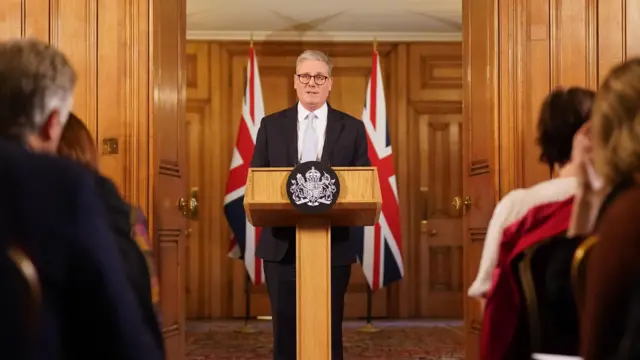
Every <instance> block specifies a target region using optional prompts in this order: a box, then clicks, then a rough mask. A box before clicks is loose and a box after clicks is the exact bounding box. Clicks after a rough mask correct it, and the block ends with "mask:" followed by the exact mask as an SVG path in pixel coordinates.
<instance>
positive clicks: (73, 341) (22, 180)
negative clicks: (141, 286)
mask: <svg viewBox="0 0 640 360" xmlns="http://www.w3.org/2000/svg"><path fill="white" fill-rule="evenodd" d="M0 169H1V175H0V192H1V193H0V198H2V201H0V219H2V220H1V223H2V228H3V232H4V234H6V236H3V237H0V241H2V243H0V250H4V249H6V247H7V242H13V243H17V244H18V245H19V246H20V247H22V248H23V250H24V251H25V252H26V253H27V255H28V256H29V257H30V258H31V259H32V261H33V263H34V264H35V266H36V269H37V271H38V274H39V276H40V281H41V283H42V295H43V303H42V309H41V312H40V314H39V317H38V320H39V329H38V331H39V333H38V336H37V338H35V339H34V340H33V344H32V346H31V347H30V348H31V349H32V350H33V353H32V354H30V355H31V356H29V357H28V359H43V360H44V359H46V360H57V359H65V360H69V359H82V360H84V359H87V358H90V359H104V360H116V359H117V360H125V359H131V360H139V359H145V360H156V359H162V358H163V356H162V352H161V350H160V349H159V348H158V346H157V344H156V343H155V342H154V340H153V336H152V335H151V334H150V332H149V330H148V329H147V328H146V327H145V325H144V321H143V316H142V314H141V310H140V308H139V306H138V304H137V302H136V300H135V297H134V294H133V291H132V288H131V286H130V285H129V283H128V282H127V279H126V277H125V271H124V266H123V264H122V259H121V256H120V254H119V253H118V249H117V247H116V244H115V242H114V240H113V235H112V233H111V231H110V229H109V223H108V221H107V216H106V214H105V210H104V209H105V208H104V205H103V202H102V200H101V199H100V196H99V194H98V192H97V190H96V181H95V175H94V174H93V173H91V172H90V171H89V170H87V169H85V168H84V167H83V166H81V165H79V164H76V163H73V162H71V161H68V160H66V159H59V158H54V157H49V156H46V155H37V154H33V153H30V152H29V151H27V150H26V149H25V148H24V147H22V146H20V145H19V144H16V143H9V142H6V141H4V140H0ZM3 295H5V294H0V296H3ZM0 311H2V312H10V311H11V309H5V308H3V309H0ZM5 315H6V316H7V317H10V315H7V314H6V313H5V314H4V315H2V316H5ZM7 331H11V329H8V328H6V327H4V326H0V349H5V345H6V346H8V345H10V344H7V343H6V341H11V340H10V338H9V337H8V336H6V332H7ZM4 355H5V353H4V352H3V356H4ZM9 358H11V357H9ZM22 358H23V359H27V357H22Z"/></svg>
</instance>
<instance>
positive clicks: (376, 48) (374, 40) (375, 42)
mask: <svg viewBox="0 0 640 360" xmlns="http://www.w3.org/2000/svg"><path fill="white" fill-rule="evenodd" d="M373 51H378V39H377V38H373Z"/></svg>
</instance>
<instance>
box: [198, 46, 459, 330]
mask: <svg viewBox="0 0 640 360" xmlns="http://www.w3.org/2000/svg"><path fill="white" fill-rule="evenodd" d="M248 45H249V44H248V43H237V42H190V43H189V44H188V48H187V61H188V66H187V69H188V71H187V73H188V80H187V84H188V89H187V97H188V110H187V111H188V118H189V119H190V120H189V121H190V123H191V124H192V125H191V126H193V128H194V129H196V128H197V129H202V130H201V131H200V132H199V134H198V132H197V131H193V132H190V133H191V134H193V136H194V140H193V141H195V142H196V143H197V144H201V145H193V146H190V149H192V150H191V152H192V153H191V154H189V158H190V159H191V161H192V165H191V166H190V167H191V169H193V170H192V171H191V174H192V175H193V177H192V179H191V180H190V183H191V186H192V187H198V188H199V191H200V194H201V199H200V200H201V201H200V205H201V208H200V217H199V219H198V220H196V221H192V222H191V237H190V239H189V245H188V246H189V250H188V254H189V255H188V256H189V261H188V263H189V270H188V284H187V299H188V300H187V301H188V308H187V313H188V317H190V318H226V317H241V316H243V315H244V308H245V304H244V290H245V271H244V268H243V266H242V263H241V262H240V261H237V260H232V259H229V258H228V257H227V251H228V242H229V237H230V235H231V234H230V233H229V229H228V227H227V224H226V221H225V218H224V213H223V200H224V191H225V186H226V179H227V174H228V168H229V163H230V159H231V151H232V149H233V146H234V142H235V138H236V135H237V131H238V122H239V121H240V110H241V101H242V96H243V91H244V90H243V89H244V76H245V75H244V70H245V66H246V62H247V53H248ZM255 46H256V52H257V56H258V64H259V66H260V76H261V82H262V88H263V98H264V102H265V109H266V113H267V114H268V113H272V112H275V111H278V110H281V109H283V108H286V107H289V106H291V105H293V104H294V103H295V101H296V98H295V91H294V89H293V84H292V81H293V76H292V74H293V73H294V66H295V59H296V57H297V56H298V55H299V54H300V53H301V52H302V51H303V50H305V49H307V48H317V49H319V50H323V51H326V52H327V53H328V54H329V55H330V56H332V58H333V60H334V63H335V71H334V86H333V91H332V93H331V96H330V99H329V102H330V103H331V104H332V106H334V107H336V108H338V109H340V110H342V111H345V112H347V113H350V114H351V115H353V116H356V117H358V118H360V116H361V114H362V107H363V106H364V95H365V89H366V84H367V81H368V77H369V73H370V68H371V50H372V47H371V46H372V45H371V44H366V43H365V44H339V43H314V44H299V43H257V44H255ZM378 49H379V52H380V56H381V66H382V71H383V81H384V85H385V95H386V99H387V118H388V121H389V130H390V133H391V139H392V145H393V151H394V154H395V156H394V162H395V166H396V175H397V181H398V192H399V198H400V203H401V222H402V231H403V236H402V242H403V251H402V252H403V256H404V258H405V280H403V281H401V282H399V283H396V284H392V285H391V286H390V287H389V288H388V289H384V290H382V291H379V292H377V293H376V294H375V295H374V302H373V314H374V316H388V317H425V316H440V317H447V316H448V317H456V316H457V317H461V316H462V288H461V281H462V280H461V279H462V275H461V274H462V261H461V238H460V236H457V237H456V236H452V237H450V236H448V234H447V232H448V231H449V232H450V231H453V234H455V233H456V232H460V230H461V225H460V224H456V223H455V222H456V221H458V220H456V218H457V217H458V216H459V214H457V213H455V212H454V211H453V210H452V208H451V207H450V203H451V199H449V197H452V196H451V194H454V193H455V194H458V195H459V193H460V192H461V189H457V188H455V187H456V186H458V187H460V186H461V184H460V182H459V180H460V176H461V175H460V160H457V162H456V160H455V159H456V157H457V156H459V154H460V151H461V150H460V149H459V148H460V147H461V139H460V138H459V137H457V135H456V134H460V125H461V114H462V106H461V104H462V64H461V57H462V54H461V47H460V43H426V44H379V46H378ZM214 103H215V104H216V105H214ZM443 121H444V122H445V123H447V124H449V125H447V126H450V130H447V132H442V131H440V130H438V129H439V128H438V126H441V125H438V124H441V123H442V124H444V123H443ZM201 122H204V123H201ZM196 123H197V124H196ZM420 124H422V125H420ZM421 126H422V128H421ZM425 126H426V127H425ZM420 129H423V130H424V131H422V132H420ZM434 131H435V132H434ZM436 133H437V134H436ZM445 133H446V135H445ZM424 136H426V137H427V138H433V139H434V140H433V141H432V146H431V147H428V146H427V147H425V146H424V144H422V145H421V139H422V138H423V137H424ZM190 141H192V140H190ZM443 146H444V148H443ZM198 149H199V150H198ZM444 149H446V152H447V153H444V154H442V155H443V158H442V159H446V161H445V162H446V164H444V163H442V162H441V163H440V165H439V166H446V167H447V168H444V167H443V168H442V169H440V168H438V169H437V171H434V172H431V174H432V176H431V177H429V176H427V175H425V176H421V175H420V174H421V173H420V172H419V171H416V169H417V168H416V165H417V164H418V163H419V162H420V160H419V159H420V158H421V157H422V158H424V159H428V160H426V161H427V162H428V161H431V163H432V164H431V165H430V164H424V165H422V167H420V168H422V169H423V172H422V173H423V174H429V172H428V171H427V169H428V168H429V167H435V166H436V162H437V161H436V160H440V159H439V158H438V156H439V155H440V151H441V150H444ZM456 154H457V155H456ZM411 155H413V156H411ZM434 159H435V160H434ZM449 159H452V161H449ZM198 164H203V165H201V166H203V168H202V169H201V170H195V169H194V166H198ZM441 170H443V175H442V176H443V177H437V176H436V175H435V174H439V173H440V171H441ZM434 176H436V177H434ZM450 177H452V178H451V181H449V178H450ZM430 179H431V180H430ZM429 181H431V184H430V186H432V187H433V189H432V192H431V194H432V195H428V196H431V197H433V200H431V198H429V199H428V200H427V201H432V204H433V205H432V206H437V207H434V208H433V209H434V211H433V214H432V215H433V217H437V216H436V215H438V214H437V211H436V210H438V209H444V211H445V212H446V213H447V214H453V216H452V217H451V219H452V221H453V223H452V224H453V225H447V224H446V223H441V224H440V225H438V223H437V221H440V220H437V221H436V222H435V223H432V224H433V226H434V227H435V228H434V229H429V231H427V230H426V228H425V227H424V224H423V223H421V221H422V220H424V218H423V215H424V212H423V211H422V207H421V206H422V205H423V202H422V200H421V199H422V198H421V197H420V196H421V194H422V193H421V191H420V187H421V186H422V187H425V186H428V185H429ZM451 184H453V185H454V186H453V187H451V186H450V185H451ZM455 184H458V185H455ZM445 186H447V188H446V189H444V187H445ZM440 187H442V188H443V189H444V190H445V191H440V190H442V189H440ZM454 188H455V189H454ZM456 189H457V190H456ZM437 194H440V195H437ZM444 194H446V196H445V195H444ZM436 204H437V205H436ZM438 207H439V208H438ZM444 220H445V221H449V220H446V219H444ZM443 224H444V225H443ZM421 226H422V227H421ZM423 228H424V229H423ZM196 229H197V230H196ZM440 229H442V230H440ZM449 229H451V230H449ZM431 230H436V232H439V231H442V234H443V238H447V239H449V238H450V239H452V240H451V241H453V243H449V242H445V243H443V244H439V243H438V236H436V237H433V236H429V235H428V234H430V233H431ZM456 241H457V243H456ZM427 258H429V259H433V260H432V261H431V262H429V261H426V260H424V259H427ZM365 284H366V283H365V282H364V276H363V275H362V271H361V269H360V267H359V265H356V268H354V273H353V276H352V282H351V285H350V287H349V293H348V295H347V305H346V313H347V317H351V318H353V317H362V316H364V315H365V304H366V303H365V299H366V296H365V291H366V285H365ZM429 284H431V285H429ZM445 288H447V289H448V288H453V289H455V291H454V292H452V293H451V294H449V295H442V294H444V293H445V292H446V290H444V289H445ZM429 289H431V290H429ZM439 289H443V290H439ZM447 296H449V298H447ZM429 299H431V301H429ZM449 299H453V301H446V300H449ZM251 313H252V315H253V316H255V315H268V313H269V308H268V298H267V294H266V289H264V288H263V287H252V290H251Z"/></svg>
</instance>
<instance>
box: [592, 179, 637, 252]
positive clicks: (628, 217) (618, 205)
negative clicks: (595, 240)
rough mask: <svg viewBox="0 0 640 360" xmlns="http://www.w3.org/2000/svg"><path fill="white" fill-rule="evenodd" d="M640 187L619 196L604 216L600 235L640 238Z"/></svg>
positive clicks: (631, 238) (600, 226)
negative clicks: (638, 219) (639, 216)
mask: <svg viewBox="0 0 640 360" xmlns="http://www.w3.org/2000/svg"><path fill="white" fill-rule="evenodd" d="M639 212H640V186H638V185H636V186H634V187H632V188H630V189H629V190H627V191H624V192H622V193H621V194H620V195H618V196H617V197H616V198H615V200H613V201H612V202H611V204H610V205H609V206H608V207H607V209H606V210H605V211H604V214H603V215H602V220H601V222H600V225H599V229H598V233H599V235H601V236H603V237H605V236H606V237H613V238H618V239H629V240H630V241H631V240H633V241H634V242H638V243H639V244H640V241H637V240H636V238H640V221H637V216H638V213H639Z"/></svg>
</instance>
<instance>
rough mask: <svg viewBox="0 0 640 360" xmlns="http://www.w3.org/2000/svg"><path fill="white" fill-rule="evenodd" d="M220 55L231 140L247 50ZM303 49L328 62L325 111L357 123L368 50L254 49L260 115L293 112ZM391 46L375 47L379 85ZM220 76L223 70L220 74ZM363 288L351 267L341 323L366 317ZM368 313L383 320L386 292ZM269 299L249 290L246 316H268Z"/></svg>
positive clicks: (237, 273) (237, 298)
mask: <svg viewBox="0 0 640 360" xmlns="http://www.w3.org/2000/svg"><path fill="white" fill-rule="evenodd" d="M223 47H224V48H225V51H227V52H228V54H229V56H230V60H229V65H230V69H229V73H230V76H231V77H232V78H231V80H230V83H231V92H230V94H229V97H230V104H231V111H230V115H231V116H230V118H229V119H228V121H230V122H233V123H234V124H236V125H234V127H233V129H234V130H233V135H232V136H233V139H235V136H236V134H237V123H238V122H239V121H240V110H241V105H242V96H243V94H244V90H243V89H244V84H245V76H246V66H247V53H248V44H247V43H244V44H225V45H224V46H223ZM307 48H314V49H318V50H321V51H325V52H327V53H328V54H329V55H330V56H331V57H332V59H333V61H334V64H335V67H334V70H333V74H332V75H333V77H334V83H333V88H332V91H331V95H330V97H329V102H330V103H331V106H333V107H335V108H336V109H339V110H341V111H344V112H346V113H348V114H350V115H352V116H354V117H356V118H358V119H359V118H361V116H362V110H363V106H364V103H365V92H366V87H367V82H368V80H369V75H370V73H371V53H372V45H370V44H348V45H345V44H313V45H303V44H295V43H286V44H281V43H271V44H256V54H257V57H258V65H259V68H260V80H261V83H262V89H263V90H262V91H263V99H264V104H265V113H266V114H271V113H273V112H276V111H280V110H283V109H285V108H288V107H291V106H293V105H294V104H295V103H296V101H297V99H296V93H295V89H294V88H293V74H294V73H295V62H296V58H297V57H298V55H300V53H302V51H304V50H306V49H307ZM391 49H392V46H379V49H378V50H379V52H380V56H381V59H382V67H383V76H384V82H385V84H388V83H389V77H388V75H387V73H386V72H385V65H386V64H387V55H388V54H389V53H390V51H391ZM224 72H225V70H224V68H223V73H224ZM245 274H246V273H245V270H244V267H243V266H242V264H241V263H240V262H239V261H237V262H236V264H235V265H234V274H233V301H232V306H233V311H232V313H233V315H234V316H236V317H241V316H244V312H245V305H244V304H245V293H244V286H245V277H246V275H245ZM367 286H368V285H367V283H366V279H365V277H364V273H363V271H362V268H361V267H360V265H359V264H355V265H354V267H353V272H352V277H351V282H350V284H349V288H348V291H347V298H346V305H345V317H347V318H362V317H364V316H365V315H366V291H367ZM373 298H374V300H373V306H372V313H373V315H374V316H377V317H384V316H386V315H387V289H381V290H379V291H377V292H376V293H375V294H374V296H373ZM269 314H270V308H269V298H268V294H267V291H266V287H265V286H264V285H262V286H253V287H252V289H251V315H252V316H261V315H269Z"/></svg>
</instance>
